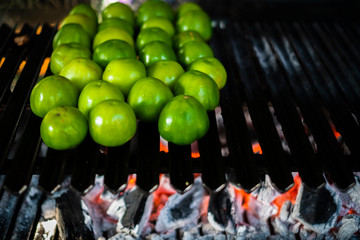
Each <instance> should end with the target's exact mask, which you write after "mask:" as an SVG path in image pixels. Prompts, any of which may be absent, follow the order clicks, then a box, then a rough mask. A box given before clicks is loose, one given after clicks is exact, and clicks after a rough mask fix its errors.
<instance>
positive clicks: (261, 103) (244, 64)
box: [231, 25, 293, 191]
mask: <svg viewBox="0 0 360 240" xmlns="http://www.w3.org/2000/svg"><path fill="white" fill-rule="evenodd" d="M236 26H237V29H236V30H237V31H236V32H237V33H239V34H238V35H237V36H236V37H232V38H231V39H236V41H235V40H233V41H232V47H233V49H234V50H235V52H236V53H237V54H236V55H235V56H234V58H235V61H236V63H237V64H238V66H239V69H240V79H239V80H240V81H242V86H243V88H244V91H245V93H246V97H247V104H248V107H249V112H250V115H251V119H252V122H253V124H254V127H255V131H256V133H257V135H258V138H259V143H260V146H261V148H262V150H263V155H264V160H265V161H266V168H267V171H268V174H269V176H270V177H271V180H272V182H273V183H274V184H275V185H276V186H277V187H278V188H279V189H280V190H281V191H286V190H288V189H289V188H290V187H291V186H292V185H293V178H292V175H291V173H290V169H289V163H288V162H287V159H286V154H285V151H284V149H283V148H282V145H281V140H280V138H279V135H278V133H277V130H276V127H275V124H274V121H273V118H272V115H271V112H270V110H269V105H268V100H267V99H266V93H265V92H264V91H263V85H262V83H261V82H260V80H259V78H258V76H257V75H256V74H254V73H255V67H254V64H253V62H252V61H251V59H252V57H253V56H252V53H251V52H250V51H249V49H250V48H249V45H248V44H247V42H246V40H245V39H244V36H245V34H246V33H247V34H248V36H249V37H250V38H251V32H250V28H249V26H247V25H244V26H245V27H244V29H242V28H241V27H240V26H239V25H236ZM245 31H246V32H245ZM251 40H252V41H253V47H255V46H256V45H257V44H258V42H257V39H255V38H251ZM254 41H255V42H254ZM255 50H256V49H255ZM257 57H261V56H257ZM262 60H265V59H260V61H262ZM268 60H270V62H267V63H266V64H268V65H272V64H274V62H272V61H273V59H268Z"/></svg>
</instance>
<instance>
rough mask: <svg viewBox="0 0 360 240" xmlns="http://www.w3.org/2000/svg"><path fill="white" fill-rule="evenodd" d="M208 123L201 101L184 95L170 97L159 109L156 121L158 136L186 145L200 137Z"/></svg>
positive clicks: (205, 130)
mask: <svg viewBox="0 0 360 240" xmlns="http://www.w3.org/2000/svg"><path fill="white" fill-rule="evenodd" d="M209 125H210V123H209V118H208V115H207V113H206V111H205V109H204V107H203V106H202V105H201V103H200V102H199V101H198V100H196V99H195V98H194V97H191V96H186V95H179V96H176V97H174V98H172V99H171V100H170V101H169V102H168V103H167V104H166V105H165V107H164V108H163V110H162V111H161V113H160V117H159V121H158V129H159V133H160V136H161V137H162V138H164V139H165V140H167V141H169V142H172V143H175V144H177V145H188V144H191V143H193V142H194V141H196V140H198V139H200V138H202V137H203V136H204V135H205V134H206V132H207V131H208V129H209Z"/></svg>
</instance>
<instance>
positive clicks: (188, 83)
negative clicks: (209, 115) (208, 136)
mask: <svg viewBox="0 0 360 240" xmlns="http://www.w3.org/2000/svg"><path fill="white" fill-rule="evenodd" d="M174 94H175V95H190V96H193V97H194V98H196V99H197V100H198V101H199V102H200V103H201V104H202V105H203V106H204V108H205V109H206V111H211V110H214V109H215V108H216V107H217V106H218V105H219V101H220V92H219V89H218V87H217V85H216V83H215V82H214V80H212V78H211V77H209V76H208V75H206V74H205V73H202V72H199V71H196V70H190V71H187V72H185V73H184V74H182V75H181V76H180V77H179V78H178V80H177V81H176V83H175V87H174Z"/></svg>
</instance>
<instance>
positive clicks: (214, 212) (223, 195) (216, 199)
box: [208, 186, 236, 233]
mask: <svg viewBox="0 0 360 240" xmlns="http://www.w3.org/2000/svg"><path fill="white" fill-rule="evenodd" d="M234 202H235V193H234V189H233V188H231V187H230V186H227V187H225V188H223V189H221V190H220V191H218V192H212V193H211V194H210V201H209V207H208V221H209V222H210V224H211V225H212V226H213V227H214V228H215V229H216V230H218V231H226V232H228V233H234V232H235V220H234V218H235V216H236V212H235V205H234Z"/></svg>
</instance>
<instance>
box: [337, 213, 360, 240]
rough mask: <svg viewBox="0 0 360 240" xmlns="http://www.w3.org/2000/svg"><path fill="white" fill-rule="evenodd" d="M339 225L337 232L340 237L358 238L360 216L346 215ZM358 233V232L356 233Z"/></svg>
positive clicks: (345, 238) (345, 239)
mask: <svg viewBox="0 0 360 240" xmlns="http://www.w3.org/2000/svg"><path fill="white" fill-rule="evenodd" d="M338 225H339V228H338V229H339V230H338V233H337V238H338V239H344V240H347V239H358V238H359V231H360V216H359V215H355V214H348V215H346V216H344V217H343V218H342V219H341V221H340V223H339V224H338ZM356 233H357V234H356Z"/></svg>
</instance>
